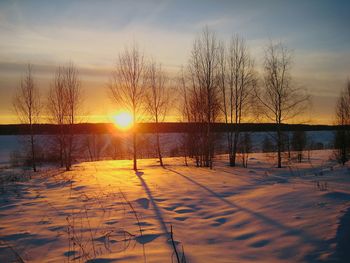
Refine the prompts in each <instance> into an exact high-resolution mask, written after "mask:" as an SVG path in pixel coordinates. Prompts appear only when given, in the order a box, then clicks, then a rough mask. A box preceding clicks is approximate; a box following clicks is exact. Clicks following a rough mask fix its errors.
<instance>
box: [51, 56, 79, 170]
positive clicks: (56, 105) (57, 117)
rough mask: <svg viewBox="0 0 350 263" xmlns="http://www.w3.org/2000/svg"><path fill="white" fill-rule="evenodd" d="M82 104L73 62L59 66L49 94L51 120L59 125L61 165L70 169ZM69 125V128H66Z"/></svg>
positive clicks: (76, 71)
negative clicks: (75, 128)
mask: <svg viewBox="0 0 350 263" xmlns="http://www.w3.org/2000/svg"><path fill="white" fill-rule="evenodd" d="M81 105H82V90H81V83H80V79H79V72H78V70H77V69H76V67H75V66H74V64H73V63H72V62H69V63H68V65H67V66H65V67H61V66H60V67H58V69H57V71H56V73H55V76H54V80H53V83H52V85H51V88H50V90H49V95H48V104H47V109H48V114H49V116H50V117H49V118H50V121H51V122H52V123H55V124H57V125H58V126H59V134H58V136H57V139H58V147H59V156H60V162H61V166H63V165H65V167H66V170H70V168H71V165H72V155H73V151H74V136H73V126H74V124H76V123H77V121H78V113H79V111H80V109H81ZM65 127H67V128H65Z"/></svg>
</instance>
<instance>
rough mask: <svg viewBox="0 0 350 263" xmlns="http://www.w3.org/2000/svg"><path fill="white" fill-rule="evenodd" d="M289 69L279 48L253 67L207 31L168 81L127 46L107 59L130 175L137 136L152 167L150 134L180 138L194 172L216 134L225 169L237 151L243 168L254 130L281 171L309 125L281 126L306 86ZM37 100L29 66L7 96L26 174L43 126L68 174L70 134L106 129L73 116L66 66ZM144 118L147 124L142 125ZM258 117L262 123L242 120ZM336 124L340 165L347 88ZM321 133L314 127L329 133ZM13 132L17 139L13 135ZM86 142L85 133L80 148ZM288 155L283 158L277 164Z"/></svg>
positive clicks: (238, 49) (73, 93) (211, 151)
mask: <svg viewBox="0 0 350 263" xmlns="http://www.w3.org/2000/svg"><path fill="white" fill-rule="evenodd" d="M292 65H293V56H292V52H291V51H290V49H288V48H287V47H286V45H284V44H283V43H280V42H277V43H276V42H272V41H271V42H270V43H268V44H267V45H266V46H265V47H264V57H263V61H262V63H261V65H259V68H260V69H261V70H260V71H258V70H257V65H256V61H255V59H254V58H253V56H252V54H251V52H250V50H249V46H248V43H247V42H246V40H245V39H244V38H242V37H241V36H238V35H233V36H232V37H231V38H230V39H229V40H228V41H227V40H225V41H224V40H222V39H220V38H219V37H218V36H217V34H216V33H215V32H213V31H210V30H209V29H208V28H207V27H206V28H204V29H203V31H202V32H201V33H200V34H199V35H198V36H197V37H196V39H195V40H194V42H193V46H192V49H191V52H190V54H189V57H188V62H187V64H186V65H184V66H183V67H182V68H181V70H180V71H179V72H178V74H177V76H176V77H170V75H169V74H168V73H167V72H166V71H164V69H163V66H162V64H161V63H158V62H157V61H156V60H155V59H153V58H150V57H148V56H146V55H145V54H144V53H143V52H142V51H141V50H140V48H138V46H137V45H136V44H134V45H132V46H129V47H126V48H125V49H124V50H123V51H121V52H120V53H119V55H118V56H117V61H116V64H115V66H114V69H113V72H112V74H111V77H110V79H109V85H108V89H107V91H108V94H109V97H110V99H111V100H113V101H114V102H115V105H116V109H117V110H124V111H128V112H130V113H131V114H132V122H133V129H131V130H130V132H131V133H132V156H133V169H134V170H137V158H138V148H139V146H140V143H139V142H138V133H140V132H153V133H155V136H156V140H155V144H154V148H155V149H156V151H157V156H158V158H159V163H160V165H161V166H163V165H164V163H163V158H162V145H161V143H160V138H159V134H160V133H162V132H182V133H183V136H182V146H181V149H182V150H181V152H182V155H183V156H185V157H186V158H187V157H189V158H192V159H194V160H195V163H196V165H197V166H201V167H210V168H212V166H213V159H214V157H215V155H216V153H217V150H218V149H216V144H217V141H218V138H217V133H218V132H223V133H225V137H226V146H225V148H226V150H225V151H224V152H225V153H227V154H228V163H229V165H230V166H235V165H236V156H238V155H243V157H244V158H243V159H244V160H245V161H244V162H246V160H247V158H248V154H249V152H250V151H251V148H252V145H251V139H250V135H251V134H250V133H251V132H252V131H258V130H260V131H273V132H271V133H270V134H269V138H268V141H269V143H270V144H272V146H273V149H274V151H275V152H276V153H277V154H276V159H277V167H279V168H280V167H282V159H283V158H285V155H284V152H285V151H286V149H287V151H288V152H289V153H290V152H291V150H292V149H294V150H295V151H298V152H299V153H302V152H303V149H304V148H305V145H306V135H305V130H307V129H309V128H311V127H312V126H306V125H299V126H298V125H287V124H286V123H288V122H290V121H293V123H296V122H297V120H301V119H302V118H301V116H303V114H304V112H305V111H307V110H308V107H309V105H310V96H309V95H308V93H307V90H306V88H305V87H303V86H301V85H299V84H296V83H295V81H294V79H293V76H292V71H291V69H292ZM40 94H41V92H39V88H38V86H37V84H36V82H35V80H34V77H33V73H32V68H31V66H30V65H29V66H28V69H27V74H26V76H25V77H24V78H22V80H21V83H20V88H19V89H18V90H17V93H16V95H15V97H14V108H15V110H16V112H17V113H18V117H19V119H20V120H21V122H22V123H23V124H26V125H27V126H22V127H24V130H26V132H27V133H29V139H30V140H29V142H30V149H31V150H30V152H31V154H30V156H31V160H32V166H33V170H34V171H35V170H36V167H35V163H36V161H35V160H36V156H35V153H36V150H35V148H36V147H35V144H36V142H35V134H36V133H40V131H44V130H45V129H46V130H47V131H51V132H53V134H55V140H54V141H53V144H54V147H55V148H56V149H57V152H58V153H59V159H60V164H61V166H62V167H63V166H64V167H65V168H66V169H67V170H69V169H70V168H71V165H72V160H73V157H74V154H75V152H77V151H78V150H77V149H78V147H77V145H76V144H77V142H76V139H75V137H76V136H75V135H76V134H77V133H89V132H91V133H93V134H94V133H104V132H111V131H113V130H114V129H113V127H112V126H111V125H109V124H105V125H104V124H99V125H94V124H83V123H82V122H83V121H84V120H82V119H81V118H79V116H82V115H84V114H81V108H82V102H83V86H82V84H81V79H80V76H79V72H78V70H77V68H76V67H75V65H74V64H73V63H72V62H70V63H68V64H67V65H63V66H59V67H58V68H57V70H56V72H55V74H54V75H53V76H52V81H51V84H50V88H49V92H48V94H47V96H46V97H45V98H44V99H43V97H42V96H41V95H40ZM174 108H177V113H178V116H179V118H180V123H163V122H164V120H165V118H166V116H167V114H168V113H169V111H170V110H171V109H174ZM41 116H47V118H46V120H45V121H48V122H49V123H50V124H53V125H55V126H40V125H39V126H38V123H39V122H40V121H41V122H42V117H41ZM144 116H148V119H147V121H151V122H152V123H142V122H144V121H145V119H144ZM262 121H266V122H269V123H268V124H250V123H259V122H262ZM337 121H338V124H339V125H340V126H339V127H337V128H336V129H337V130H340V131H339V132H338V133H337V135H336V147H338V148H339V152H338V155H339V156H341V157H339V158H340V159H341V160H343V163H345V161H346V160H347V159H348V155H349V154H348V153H349V152H350V151H349V150H350V139H349V138H348V137H350V136H349V135H348V133H349V132H348V131H347V130H348V128H347V127H348V125H350V87H348V89H347V90H345V91H344V92H343V93H342V96H341V99H340V101H339V103H338V107H337ZM15 127H16V126H13V127H12V128H13V129H15ZM317 127H318V128H317ZM330 127H331V126H315V127H314V128H315V129H333V127H332V128H330ZM288 131H293V134H291V133H290V132H288ZM17 132H18V133H21V131H20V130H17ZM22 132H23V131H22ZM12 134H13V133H12ZM89 140H90V139H89ZM292 142H293V145H294V146H293V148H292ZM94 144H95V140H94V137H92V138H91V141H88V142H87V145H94ZM290 157H291V156H289V155H288V156H287V157H286V158H287V159H286V160H289V159H290ZM299 159H300V161H301V159H302V158H299ZM245 166H246V165H245Z"/></svg>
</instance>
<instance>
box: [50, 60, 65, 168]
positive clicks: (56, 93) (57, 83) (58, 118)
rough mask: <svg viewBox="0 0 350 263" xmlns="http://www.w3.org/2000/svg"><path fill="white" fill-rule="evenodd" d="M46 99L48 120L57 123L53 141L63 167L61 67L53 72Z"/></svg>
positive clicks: (63, 139) (62, 87)
mask: <svg viewBox="0 0 350 263" xmlns="http://www.w3.org/2000/svg"><path fill="white" fill-rule="evenodd" d="M47 101H48V103H47V109H48V115H49V121H50V122H51V123H54V124H56V125H58V129H59V133H58V134H57V136H56V137H55V141H54V143H55V144H56V143H57V144H58V151H59V159H60V165H61V167H63V166H64V164H65V159H64V158H65V154H64V152H65V146H66V134H65V130H64V125H65V123H66V116H67V100H66V91H65V83H64V75H63V68H62V67H59V68H58V69H57V71H56V73H55V77H54V81H53V84H52V85H51V87H50V90H49V95H48V100H47Z"/></svg>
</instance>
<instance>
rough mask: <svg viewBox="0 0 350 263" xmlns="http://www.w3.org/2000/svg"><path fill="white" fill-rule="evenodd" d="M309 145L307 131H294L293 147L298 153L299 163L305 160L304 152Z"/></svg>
mask: <svg viewBox="0 0 350 263" xmlns="http://www.w3.org/2000/svg"><path fill="white" fill-rule="evenodd" d="M306 145H307V137H306V132H305V131H303V130H299V131H294V132H293V135H292V148H293V151H295V152H296V153H297V160H298V162H299V163H301V161H302V160H303V152H304V151H305V148H306Z"/></svg>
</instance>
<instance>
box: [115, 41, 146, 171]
mask: <svg viewBox="0 0 350 263" xmlns="http://www.w3.org/2000/svg"><path fill="white" fill-rule="evenodd" d="M144 80H145V62H144V56H143V54H142V53H141V52H140V51H139V49H138V47H137V46H136V45H135V44H134V45H133V46H132V47H131V48H130V49H128V48H125V50H124V52H122V53H121V54H119V57H118V63H117V66H116V68H115V71H114V72H113V74H112V81H111V83H110V85H109V90H110V92H111V95H112V98H113V99H114V101H115V102H116V104H117V105H118V106H119V107H124V108H125V109H127V110H129V111H130V112H131V113H132V116H133V129H132V137H133V169H134V170H135V171H136V170H137V141H136V139H137V138H136V123H137V121H138V118H139V117H140V114H141V111H142V109H143V104H144V95H145V92H144V84H145V83H144Z"/></svg>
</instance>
